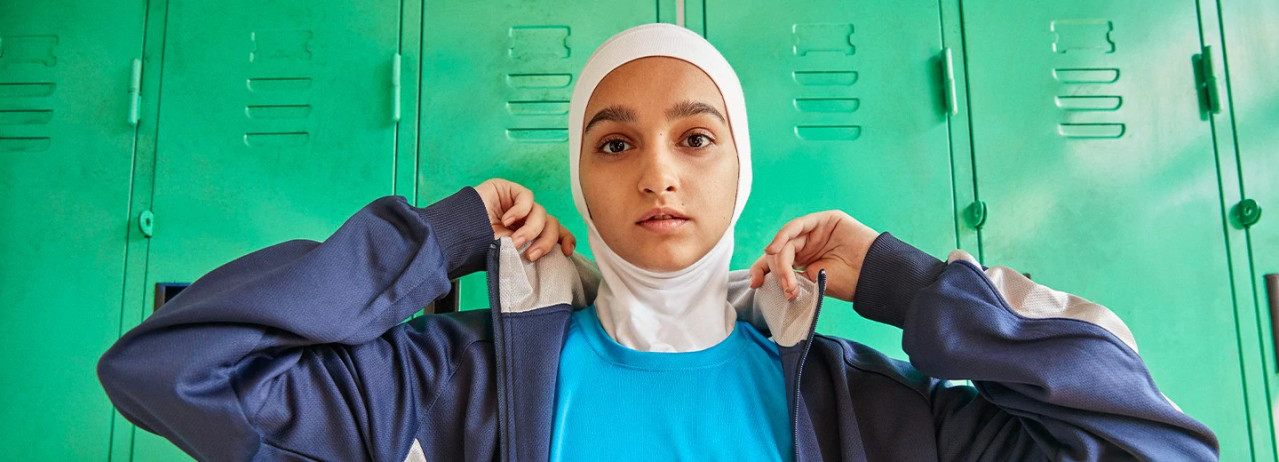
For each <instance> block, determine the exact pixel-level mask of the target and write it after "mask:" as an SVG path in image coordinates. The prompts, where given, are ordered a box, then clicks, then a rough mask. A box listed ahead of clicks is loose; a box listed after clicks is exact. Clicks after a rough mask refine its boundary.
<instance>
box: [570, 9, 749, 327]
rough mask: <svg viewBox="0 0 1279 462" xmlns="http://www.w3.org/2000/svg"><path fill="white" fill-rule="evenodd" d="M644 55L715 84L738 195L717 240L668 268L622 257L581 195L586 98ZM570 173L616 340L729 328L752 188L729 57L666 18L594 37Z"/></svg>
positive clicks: (577, 106) (600, 301)
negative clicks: (738, 237) (735, 263)
mask: <svg viewBox="0 0 1279 462" xmlns="http://www.w3.org/2000/svg"><path fill="white" fill-rule="evenodd" d="M649 56H667V57H672V58H677V59H680V60H683V61H687V62H688V63H691V64H693V65H694V66H697V67H698V68H701V69H702V71H704V72H705V73H706V75H708V76H710V78H711V80H712V81H713V82H714V83H715V85H716V86H718V87H719V91H720V94H721V95H722V96H723V98H724V106H725V108H726V109H727V110H728V114H727V117H728V121H729V129H730V130H731V131H732V134H733V140H734V141H735V144H736V147H737V161H738V172H739V173H738V176H737V203H736V205H735V207H734V209H733V219H732V221H730V222H729V224H728V229H727V230H726V231H725V232H724V235H723V236H722V237H720V240H719V242H718V243H716V244H715V246H714V247H713V248H711V250H710V251H709V252H707V254H706V255H705V256H703V257H702V258H701V259H699V260H697V261H696V262H694V263H693V264H692V265H689V266H688V267H687V268H683V269H680V270H677V271H672V272H656V271H648V270H645V269H643V268H640V267H637V266H635V265H633V264H631V263H630V262H627V261H626V260H624V259H623V258H622V257H621V256H619V255H618V254H617V253H616V252H614V251H613V250H612V249H610V248H609V247H608V244H605V243H604V239H603V238H601V237H600V234H599V230H597V229H596V228H595V223H594V222H593V221H592V220H591V214H590V211H589V210H588V209H587V207H586V199H585V198H584V197H583V196H582V185H581V182H580V176H579V170H578V161H579V157H580V155H581V148H582V128H583V127H582V124H583V120H584V118H585V112H586V103H587V101H588V100H590V97H591V95H592V94H593V93H594V92H595V87H596V86H597V85H599V83H600V81H601V80H603V79H604V76H606V75H608V73H609V72H611V71H612V70H613V69H616V68H617V67H619V66H621V65H623V64H626V63H628V62H630V61H634V60H636V59H639V58H644V57H649ZM568 135H569V136H568V139H569V143H568V144H569V172H570V173H569V174H570V183H571V184H572V186H573V200H574V202H576V204H577V211H578V213H580V214H581V216H582V219H583V220H585V221H586V228H587V231H588V242H589V243H590V246H591V250H592V251H593V252H594V254H595V260H596V263H598V264H599V268H600V273H601V274H602V276H603V281H602V282H601V284H600V288H599V293H598V295H597V297H596V299H595V305H596V308H597V312H598V313H599V318H600V322H601V324H603V327H604V330H605V331H606V332H608V334H609V336H611V337H612V338H613V339H614V340H615V341H617V342H618V343H620V344H622V345H625V346H626V347H629V348H631V349H635V350H641V351H659V352H684V351H697V350H703V349H706V348H709V347H711V346H714V345H715V344H717V343H719V342H721V341H723V340H724V339H725V338H727V337H728V335H729V334H731V333H732V332H733V326H734V323H735V322H736V320H737V315H736V312H735V311H734V310H733V307H732V306H731V305H729V303H728V270H729V261H730V259H732V256H733V227H734V226H736V224H737V219H738V217H740V216H741V214H742V208H743V207H744V206H745V205H746V199H747V198H748V197H750V190H751V144H750V136H749V134H748V133H747V124H746V101H745V98H744V97H743V95H742V86H741V83H740V82H739V81H738V80H737V74H736V73H734V72H733V68H732V67H731V66H729V64H728V61H727V60H725V59H724V57H723V56H722V55H720V53H719V51H718V50H716V49H715V47H714V46H712V45H711V44H710V42H707V41H706V39H703V38H702V37H701V36H699V35H697V34H696V33H693V32H692V31H690V30H688V29H685V28H683V27H679V26H675V25H671V24H645V25H642V26H636V27H632V28H630V29H627V30H624V31H622V32H620V33H618V34H617V35H614V36H613V37H612V38H609V39H608V40H607V41H605V42H604V44H603V45H600V47H599V48H598V49H596V50H595V53H593V54H591V57H590V59H588V60H587V61H586V65H585V66H584V67H583V68H582V73H581V75H580V76H579V77H578V79H577V84H576V86H574V87H573V98H572V100H571V102H570V104H569V113H568Z"/></svg>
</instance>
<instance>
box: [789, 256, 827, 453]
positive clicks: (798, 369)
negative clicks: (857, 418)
mask: <svg viewBox="0 0 1279 462" xmlns="http://www.w3.org/2000/svg"><path fill="white" fill-rule="evenodd" d="M824 298H826V270H821V271H819V272H818V273H817V305H816V306H814V307H813V321H812V323H811V324H809V326H808V336H807V337H806V338H805V339H804V349H803V350H802V352H801V353H800V354H799V364H796V365H795V400H794V401H795V404H793V405H792V406H791V415H792V416H794V417H791V425H790V429H791V447H792V455H791V460H793V461H794V462H799V390H800V383H799V380H800V377H803V375H804V362H805V361H806V360H808V348H809V347H810V346H812V344H813V333H814V332H816V331H817V316H818V315H819V314H821V312H822V300H823V299H824Z"/></svg>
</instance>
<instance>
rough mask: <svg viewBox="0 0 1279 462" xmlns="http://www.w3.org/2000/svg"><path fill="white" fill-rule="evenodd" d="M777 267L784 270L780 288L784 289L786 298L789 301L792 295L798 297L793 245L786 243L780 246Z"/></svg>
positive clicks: (792, 243)
mask: <svg viewBox="0 0 1279 462" xmlns="http://www.w3.org/2000/svg"><path fill="white" fill-rule="evenodd" d="M777 266H780V267H782V268H784V271H783V272H782V274H779V276H781V277H782V278H783V279H782V281H783V282H784V284H782V287H783V288H784V289H786V298H787V299H788V300H789V299H790V298H791V296H792V294H793V295H799V284H798V283H797V282H795V270H794V268H795V243H794V242H788V243H786V245H784V246H782V251H781V252H778V254H777Z"/></svg>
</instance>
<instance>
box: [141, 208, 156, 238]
mask: <svg viewBox="0 0 1279 462" xmlns="http://www.w3.org/2000/svg"><path fill="white" fill-rule="evenodd" d="M138 229H140V230H142V235H143V236H145V237H148V238H149V237H151V233H152V232H153V231H154V230H155V214H153V213H151V211H150V210H143V211H142V213H139V214H138Z"/></svg>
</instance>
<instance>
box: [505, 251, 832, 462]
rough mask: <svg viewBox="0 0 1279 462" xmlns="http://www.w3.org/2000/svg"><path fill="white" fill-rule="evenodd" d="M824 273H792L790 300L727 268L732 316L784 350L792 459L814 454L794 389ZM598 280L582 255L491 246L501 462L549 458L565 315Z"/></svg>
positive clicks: (586, 298) (771, 282)
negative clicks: (527, 253) (529, 254)
mask: <svg viewBox="0 0 1279 462" xmlns="http://www.w3.org/2000/svg"><path fill="white" fill-rule="evenodd" d="M825 279H826V275H825V273H824V272H823V273H822V274H821V275H819V276H818V281H819V282H818V283H813V282H811V281H809V280H807V279H805V278H802V277H800V278H797V280H798V281H799V284H800V296H799V297H798V298H796V299H795V301H794V302H789V301H787V300H786V297H785V294H784V292H783V291H782V290H781V287H780V285H779V284H778V282H777V279H776V278H774V277H773V275H772V274H769V275H768V276H766V277H765V278H764V285H763V286H761V287H760V288H758V289H752V288H750V275H749V272H747V271H733V272H730V273H729V285H728V301H729V302H730V303H731V304H732V306H733V308H734V309H735V310H736V311H737V318H738V319H739V320H742V321H746V322H748V323H749V324H750V325H751V326H753V327H754V328H756V329H758V330H759V331H760V332H762V333H764V334H765V335H768V336H770V337H772V338H773V340H774V341H776V342H777V344H778V346H779V347H781V349H782V350H783V354H782V355H781V356H782V373H783V376H784V377H785V380H786V392H787V404H788V407H789V408H790V418H791V431H792V435H793V436H794V441H795V445H796V446H795V450H794V453H793V454H794V458H795V460H796V461H800V460H806V459H808V458H813V456H814V455H813V454H808V453H806V452H803V451H800V450H799V448H800V447H801V444H800V441H799V439H800V438H801V436H803V437H808V438H811V436H812V428H811V424H810V423H809V421H808V419H807V418H805V417H804V412H805V411H804V407H803V406H801V405H800V400H801V396H800V393H799V390H800V377H801V376H802V375H803V367H804V361H805V359H806V358H807V356H808V349H809V345H810V344H811V339H812V336H813V330H814V328H815V327H816V325H817V323H816V319H817V316H818V313H819V312H820V311H821V305H822V304H821V301H822V294H823V291H824V289H825ZM599 283H600V273H599V268H598V267H597V266H595V264H594V262H591V261H590V260H587V259H586V258H585V257H582V256H581V255H578V254H574V255H573V256H572V257H566V256H564V254H562V253H560V252H559V251H558V250H552V251H551V252H549V253H548V254H547V255H546V256H544V257H542V258H540V259H538V260H537V261H536V262H530V261H528V260H525V259H524V258H523V256H522V255H520V253H519V252H518V250H517V249H516V248H515V246H514V244H513V243H512V242H511V239H510V238H509V237H506V238H502V239H500V240H496V241H493V244H492V245H491V246H490V248H489V255H488V284H489V298H490V303H491V304H492V305H491V308H490V309H491V311H492V316H493V336H494V353H495V356H496V358H495V359H496V362H497V364H496V367H495V373H496V387H497V397H498V398H497V399H498V402H497V411H498V438H499V448H500V449H499V450H500V454H501V457H500V459H501V460H503V461H513V460H519V461H544V460H546V459H547V457H548V456H549V453H550V439H551V427H552V426H553V424H554V422H553V421H552V419H553V417H554V409H553V407H554V403H555V382H556V378H557V376H558V373H559V356H560V351H561V349H562V348H563V346H564V343H563V342H564V338H563V333H564V332H567V330H568V323H569V316H568V314H570V313H571V312H572V311H573V310H577V309H582V308H585V307H587V306H589V305H590V304H592V303H594V301H595V295H596V293H597V290H598V289H599ZM556 334H558V335H556ZM787 351H789V352H790V353H787ZM791 353H797V354H791ZM806 446H807V447H815V445H814V444H807V445H806Z"/></svg>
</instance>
